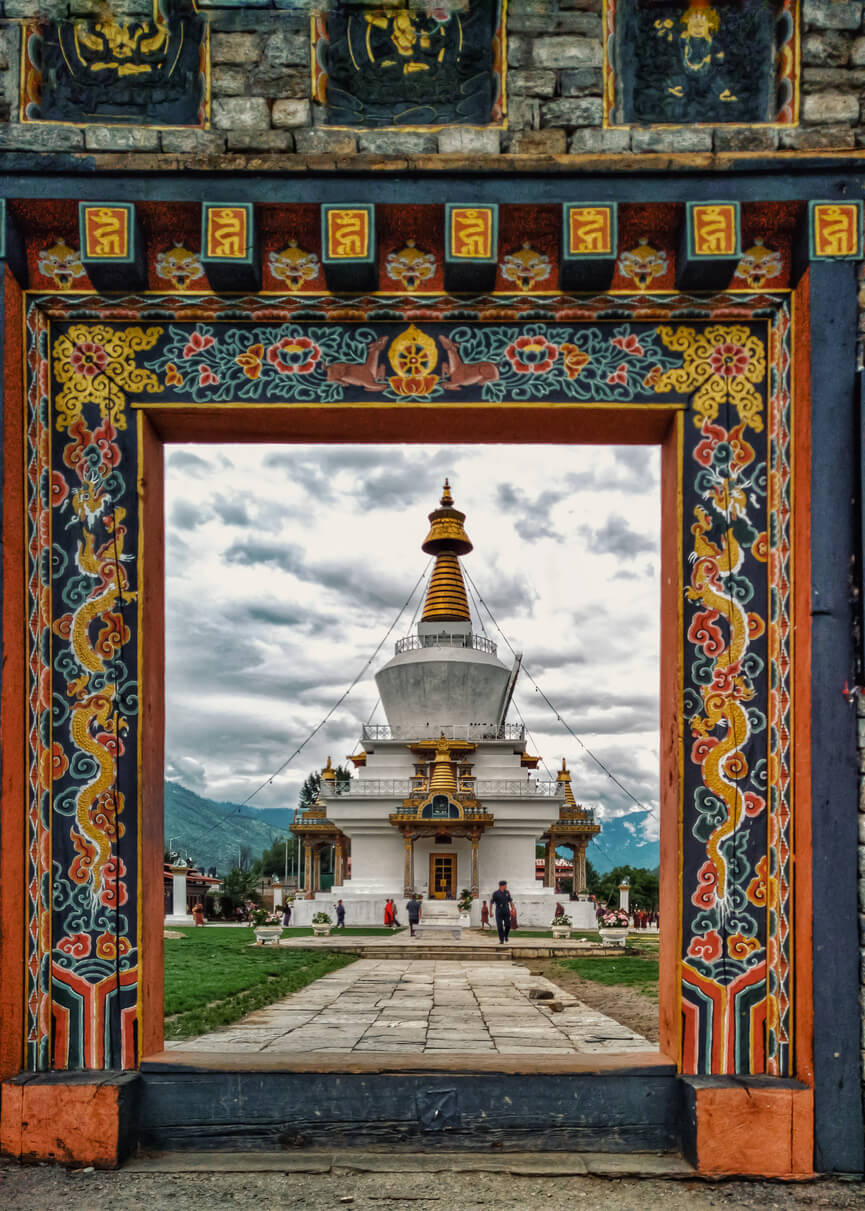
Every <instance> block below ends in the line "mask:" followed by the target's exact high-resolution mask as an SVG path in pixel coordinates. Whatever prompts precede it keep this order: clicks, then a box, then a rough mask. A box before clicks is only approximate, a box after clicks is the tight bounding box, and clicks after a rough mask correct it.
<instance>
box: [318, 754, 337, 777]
mask: <svg viewBox="0 0 865 1211" xmlns="http://www.w3.org/2000/svg"><path fill="white" fill-rule="evenodd" d="M321 780H322V782H336V770H335V769H334V768H333V766H332V765H331V763H330V757H328V759H327V765H326V766H325V767H324V769H323V770H322V771H321Z"/></svg>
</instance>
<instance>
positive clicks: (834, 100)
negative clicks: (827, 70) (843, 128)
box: [802, 92, 859, 125]
mask: <svg viewBox="0 0 865 1211" xmlns="http://www.w3.org/2000/svg"><path fill="white" fill-rule="evenodd" d="M858 119H859V98H858V97H854V96H851V95H850V93H839V92H824V93H813V94H812V95H811V96H808V97H804V98H803V99H802V121H803V122H808V123H812V124H815V125H816V124H818V123H819V124H820V125H826V124H829V123H833V122H834V123H841V122H856V121H858Z"/></svg>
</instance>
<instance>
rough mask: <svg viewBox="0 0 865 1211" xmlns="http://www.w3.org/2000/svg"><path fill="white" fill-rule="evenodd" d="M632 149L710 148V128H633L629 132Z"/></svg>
mask: <svg viewBox="0 0 865 1211" xmlns="http://www.w3.org/2000/svg"><path fill="white" fill-rule="evenodd" d="M631 147H632V148H633V150H634V151H639V152H644V151H672V152H689V151H690V152H694V151H711V150H712V132H711V130H694V129H691V128H689V127H686V126H683V127H681V128H678V129H673V130H644V129H643V128H638V129H635V130H633V131H632V132H631Z"/></svg>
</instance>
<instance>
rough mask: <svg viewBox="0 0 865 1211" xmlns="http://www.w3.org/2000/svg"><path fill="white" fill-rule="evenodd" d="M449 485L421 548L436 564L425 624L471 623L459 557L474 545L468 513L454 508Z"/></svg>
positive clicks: (434, 513)
mask: <svg viewBox="0 0 865 1211" xmlns="http://www.w3.org/2000/svg"><path fill="white" fill-rule="evenodd" d="M453 503H454V500H453V495H452V494H451V486H450V483H449V482H448V481H447V480H445V482H444V488H443V489H442V495H441V507H440V508H438V509H434V510H433V511H432V513H430V515H429V521H430V531H429V534H427V536H426V538H425V539H424V541H423V543H422V544H421V550H422V551H425V552H426V553H427V555H435V557H436V563H435V567H434V568H433V574H432V577H431V578H430V582H429V588H428V589H427V594H426V601H425V602H424V609H423V617H422V618H421V621H422V622H438V621H441V622H471V614H470V613H469V603H468V597H467V596H466V587H465V584H464V583H463V574H462V569H461V568H460V564H459V556H460V555H468V553H469V551H471V550H472V544H471V541H470V539H469V536H468V534H466V532H465V528H464V526H463V522H464V521H465V519H466V515H465V513H461V512H460V511H459V509H455V508H454V507H453Z"/></svg>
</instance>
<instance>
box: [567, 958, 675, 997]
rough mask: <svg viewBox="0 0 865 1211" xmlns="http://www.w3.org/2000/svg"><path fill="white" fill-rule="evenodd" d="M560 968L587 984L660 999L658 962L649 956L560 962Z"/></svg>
mask: <svg viewBox="0 0 865 1211" xmlns="http://www.w3.org/2000/svg"><path fill="white" fill-rule="evenodd" d="M557 963H558V965H559V966H560V967H564V968H565V969H566V970H567V971H573V972H574V973H575V974H576V975H578V976H582V978H583V979H584V980H593V981H594V982H595V983H596V984H606V985H607V986H608V987H615V986H618V987H620V988H631V989H633V991H634V992H639V993H641V994H642V996H644V997H651V998H652V999H653V1000H657V999H658V960H657V959H655V958H650V957H649V956H648V955H647V956H646V957H645V958H643V957H642V956H640V957H637V956H633V957H632V956H631V955H627V956H624V957H622V958H613V959H604V958H598V959H558V960H557Z"/></svg>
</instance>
